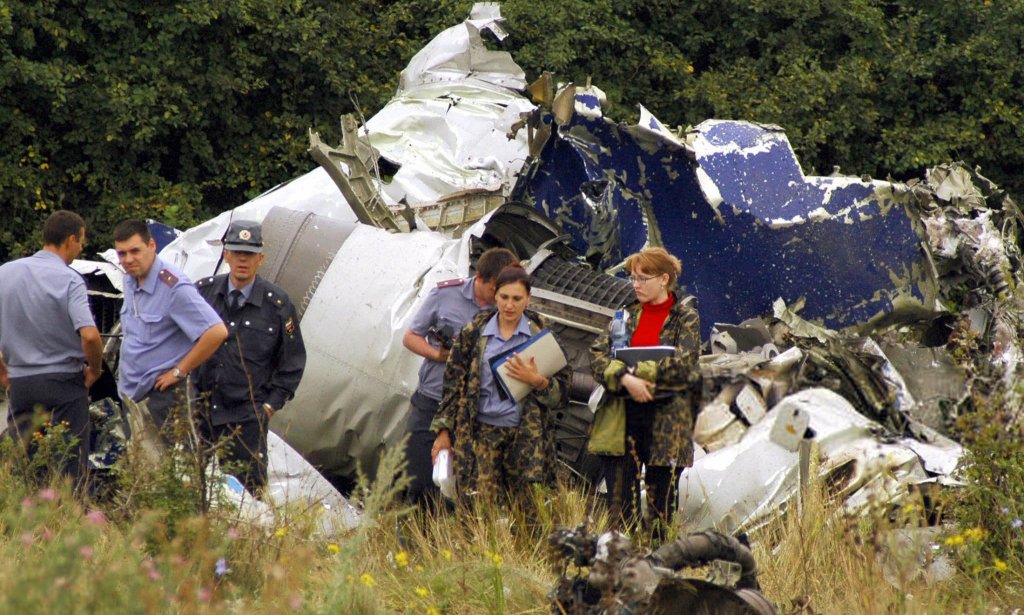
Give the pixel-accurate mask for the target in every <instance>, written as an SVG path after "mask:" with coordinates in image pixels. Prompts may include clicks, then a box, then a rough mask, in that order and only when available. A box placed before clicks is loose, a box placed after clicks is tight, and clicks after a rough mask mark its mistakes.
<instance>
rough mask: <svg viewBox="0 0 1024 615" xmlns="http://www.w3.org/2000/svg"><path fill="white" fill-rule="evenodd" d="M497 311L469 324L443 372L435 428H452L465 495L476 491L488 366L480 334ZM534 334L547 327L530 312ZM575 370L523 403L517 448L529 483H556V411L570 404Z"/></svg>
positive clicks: (456, 470)
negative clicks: (476, 449)
mask: <svg viewBox="0 0 1024 615" xmlns="http://www.w3.org/2000/svg"><path fill="white" fill-rule="evenodd" d="M493 315H494V312H481V313H480V314H477V315H476V316H475V317H474V318H473V320H471V321H470V322H469V324H467V325H466V326H465V327H464V328H463V329H462V331H460V332H459V335H458V336H457V337H456V339H455V343H454V345H453V346H452V348H451V351H450V353H449V355H448V363H447V364H446V365H445V371H444V392H443V394H442V396H441V403H440V405H439V406H438V410H437V416H436V417H435V419H434V422H433V423H432V424H431V426H430V427H431V429H432V430H434V431H439V430H441V429H447V430H448V431H449V434H450V435H451V438H452V467H453V471H454V473H455V477H456V485H457V488H458V490H459V491H460V492H461V493H466V492H469V491H476V490H477V488H476V480H475V477H476V471H475V467H474V456H473V453H472V451H473V448H472V443H473V442H474V441H475V440H476V437H477V428H478V425H479V422H478V421H477V420H476V415H477V412H478V410H479V399H480V370H481V369H490V368H489V366H485V365H484V362H485V360H484V358H483V354H484V353H483V351H484V346H485V344H486V340H485V339H483V338H482V336H481V332H482V331H483V329H484V326H485V325H486V324H487V321H488V320H489V319H490V318H491V317H492V316H493ZM526 317H527V319H528V320H529V321H530V333H531V334H532V335H536V334H537V333H539V332H540V330H541V329H543V328H544V327H545V324H544V320H543V319H542V318H541V317H540V315H539V314H537V313H535V312H532V311H530V310H527V311H526ZM570 378H571V370H570V368H569V367H568V366H566V367H565V368H563V369H562V370H560V371H559V372H558V373H556V374H555V375H554V377H552V378H550V384H549V385H548V388H546V389H544V390H543V391H537V392H533V393H531V394H529V395H527V396H526V397H524V398H523V399H522V401H520V402H519V409H520V411H521V413H522V420H521V421H520V423H519V427H518V428H517V429H519V436H518V437H519V442H518V444H517V448H518V449H519V450H521V451H523V454H522V456H521V458H520V459H521V463H522V464H524V467H522V468H521V473H520V475H521V476H522V477H523V478H524V480H526V481H529V482H550V481H551V480H553V479H554V468H555V461H556V457H555V438H554V423H553V413H552V410H554V409H555V408H559V407H562V406H564V405H566V404H567V403H568V400H569V382H570Z"/></svg>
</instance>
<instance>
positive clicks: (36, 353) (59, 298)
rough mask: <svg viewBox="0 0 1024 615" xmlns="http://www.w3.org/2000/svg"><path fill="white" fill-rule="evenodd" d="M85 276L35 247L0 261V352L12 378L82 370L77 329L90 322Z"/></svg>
mask: <svg viewBox="0 0 1024 615" xmlns="http://www.w3.org/2000/svg"><path fill="white" fill-rule="evenodd" d="M94 326H96V323H95V321H94V320H93V318H92V312H90V311H89V296H88V293H87V291H86V288H85V280H83V279H82V276H81V275H79V273H78V272H77V271H75V270H74V269H72V268H71V267H68V266H67V264H65V263H64V260H63V259H61V257H59V256H57V255H56V254H54V253H53V252H50V251H49V250H40V251H38V252H36V253H35V254H33V255H32V256H28V257H26V258H20V259H18V260H16V261H11V262H9V263H7V264H5V265H4V266H2V267H0V352H2V353H3V355H4V362H5V363H6V364H7V371H8V375H9V376H10V377H11V378H21V377H24V376H36V375H39V374H64V373H72V372H81V371H82V366H83V365H84V363H85V353H84V352H82V338H81V336H80V335H79V334H78V330H79V329H81V328H83V327H94Z"/></svg>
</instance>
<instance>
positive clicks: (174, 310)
mask: <svg viewBox="0 0 1024 615" xmlns="http://www.w3.org/2000/svg"><path fill="white" fill-rule="evenodd" d="M113 235H114V251H115V252H117V257H118V259H119V260H120V262H121V267H122V268H123V269H124V271H125V277H124V304H123V305H122V306H121V327H122V328H123V329H124V339H123V340H122V341H121V364H120V369H119V373H118V381H117V390H118V392H119V393H120V394H121V400H122V402H124V406H125V408H126V409H127V411H128V424H129V426H130V428H131V430H132V439H133V440H136V439H137V438H138V439H139V440H140V444H141V450H142V452H143V454H144V455H146V456H147V457H148V458H149V460H150V461H152V462H159V461H160V455H161V454H162V452H163V447H164V445H166V444H167V443H168V442H170V440H171V439H170V437H169V435H170V434H169V433H168V432H167V430H166V429H165V428H166V427H168V426H169V422H168V418H170V415H171V411H172V410H174V409H175V408H182V407H187V408H189V409H190V410H191V409H192V406H191V403H192V402H193V401H194V400H195V399H196V397H197V395H198V393H197V392H196V387H195V383H193V382H192V381H191V379H189V378H188V375H189V373H190V372H191V371H192V370H193V369H195V368H197V367H199V365H200V364H202V362H203V361H205V360H207V359H208V358H210V357H211V356H212V355H213V353H214V352H216V351H217V349H218V348H220V345H221V344H222V343H224V340H225V339H227V337H228V329H227V327H226V326H224V323H223V322H222V321H221V319H220V316H218V315H217V312H215V311H214V310H213V308H212V307H210V304H208V303H207V302H206V300H205V299H203V298H202V297H201V296H199V291H197V290H196V287H195V285H194V284H192V282H191V281H190V280H189V279H188V278H187V277H185V274H183V273H182V272H181V271H179V270H178V268H176V267H174V266H173V265H171V264H170V263H165V262H164V261H163V260H162V259H161V258H160V256H159V255H157V253H156V242H154V241H153V238H152V236H151V235H150V234H149V227H148V226H147V225H146V223H145V222H143V221H142V220H125V221H124V222H121V223H120V224H118V225H117V227H115V228H114V233H113Z"/></svg>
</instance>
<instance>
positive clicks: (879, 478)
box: [679, 389, 962, 532]
mask: <svg viewBox="0 0 1024 615" xmlns="http://www.w3.org/2000/svg"><path fill="white" fill-rule="evenodd" d="M793 409H798V410H799V411H800V412H804V413H806V414H807V415H808V416H809V417H810V428H811V429H812V430H813V433H814V437H813V441H814V443H815V445H816V446H817V448H818V451H819V453H820V456H821V464H820V467H819V476H820V477H821V478H822V480H825V481H828V482H830V483H831V484H832V485H833V486H834V487H835V492H836V493H839V494H841V495H842V496H843V497H845V498H846V504H845V505H846V507H847V509H848V510H851V511H856V510H859V509H861V508H862V507H863V506H866V505H868V504H869V503H872V502H873V503H878V502H888V501H893V500H898V499H899V498H901V497H905V496H906V494H907V489H908V486H910V485H914V484H918V483H922V482H927V481H930V480H932V475H931V474H929V473H928V472H927V471H926V470H925V467H924V465H923V464H922V462H921V458H920V457H919V456H918V455H917V453H915V452H914V450H913V449H912V448H911V447H909V446H907V445H905V444H902V443H885V442H882V441H880V440H879V438H878V435H879V434H880V433H882V431H883V429H882V427H881V425H879V424H877V423H875V422H874V421H871V420H869V419H867V418H866V417H864V416H863V415H861V414H860V413H858V412H857V411H856V410H854V409H853V407H852V406H851V405H850V403H849V402H848V401H846V400H845V399H844V398H842V397H840V396H839V395H837V394H835V393H833V392H832V391H829V390H827V389H806V390H803V391H800V392H798V393H794V394H793V395H790V396H789V397H786V398H785V399H784V400H783V401H782V402H781V403H780V404H778V405H776V406H775V407H774V408H772V410H771V411H769V412H768V414H767V415H766V416H765V418H764V419H763V420H761V421H760V422H758V423H757V424H755V425H753V426H752V427H751V428H750V429H749V430H748V431H747V432H746V434H744V436H743V438H742V440H740V441H739V442H738V443H736V444H733V445H731V446H727V447H725V448H722V449H720V450H717V451H715V452H712V453H708V454H707V455H704V456H703V457H700V458H699V459H696V460H695V461H694V463H693V466H692V467H690V468H687V469H685V470H684V471H683V474H682V476H681V477H680V481H679V507H680V511H681V512H682V514H683V523H685V524H686V527H687V528H689V529H691V530H703V529H717V530H719V531H723V532H735V531H737V530H739V529H744V528H750V527H752V526H754V525H757V524H758V523H759V522H761V521H763V520H765V519H766V518H767V517H769V516H771V515H774V514H775V513H777V512H778V511H779V510H780V509H782V508H783V507H784V506H785V505H786V503H787V502H788V501H789V500H790V499H791V498H792V497H794V496H795V494H796V493H797V490H798V487H799V453H798V452H796V451H789V450H786V449H784V448H783V447H781V446H779V445H778V444H776V443H775V442H773V441H771V438H770V435H771V431H772V428H773V426H774V423H775V420H776V417H778V416H783V415H785V414H786V413H787V412H791V411H792V410H793ZM954 446H955V449H954V450H953V451H949V452H948V453H947V454H948V455H949V456H950V457H951V460H955V459H958V458H959V456H960V455H961V454H962V449H961V448H960V447H959V446H956V445H954ZM951 465H952V466H954V467H955V462H954V463H952V464H951ZM933 467H934V466H933Z"/></svg>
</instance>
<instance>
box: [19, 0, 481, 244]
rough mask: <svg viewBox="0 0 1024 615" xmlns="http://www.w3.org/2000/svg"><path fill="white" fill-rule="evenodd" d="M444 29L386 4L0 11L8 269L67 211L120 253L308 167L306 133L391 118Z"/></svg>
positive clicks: (84, 4) (50, 2)
mask: <svg viewBox="0 0 1024 615" xmlns="http://www.w3.org/2000/svg"><path fill="white" fill-rule="evenodd" d="M460 19H462V17H460ZM432 26H433V24H432V23H431V24H424V23H423V22H422V20H421V17H420V15H419V14H417V13H416V12H415V11H413V10H411V7H409V6H405V5H402V4H400V3H389V2H378V1H375V0H361V1H360V2H358V3H351V2H340V3H339V2H327V1H324V0H314V1H311V2H307V1H305V0H241V1H239V0H197V1H183V2H177V3H175V2H156V3H139V2H130V1H125V0H13V1H12V2H5V0H0V92H2V96H0V203H2V204H3V213H4V216H3V218H2V219H0V261H3V260H6V259H8V258H10V257H11V256H14V255H20V254H24V253H26V252H30V251H32V250H34V249H35V248H36V247H37V246H38V243H39V232H38V227H39V226H40V221H41V220H42V219H44V218H45V216H46V215H47V214H48V212H49V211H51V210H53V209H56V208H66V209H72V210H74V211H78V212H80V213H82V214H83V215H84V216H85V217H86V219H87V221H88V222H89V223H90V226H91V227H92V229H93V232H92V233H91V234H90V235H91V237H92V238H93V243H94V244H100V245H101V246H102V247H106V245H107V239H106V238H107V234H106V231H109V229H110V228H111V227H112V226H113V225H114V224H116V222H117V221H119V220H121V219H123V218H126V217H129V216H144V217H152V218H157V219H160V220H161V221H164V222H166V223H169V224H172V225H176V226H181V227H187V226H190V225H192V224H194V223H195V222H196V221H198V220H201V219H203V218H205V217H207V216H209V215H210V214H212V213H215V212H218V211H221V210H223V209H226V208H229V207H234V206H236V205H239V204H240V203H242V202H244V201H245V200H247V199H248V198H251V197H253V196H255V195H257V194H259V193H260V192H263V191H264V190H266V189H268V188H270V187H272V186H274V185H275V184H277V183H279V182H281V181H284V180H286V179H288V178H290V177H293V176H294V175H296V174H298V173H300V172H303V171H305V170H308V169H309V168H310V166H311V160H310V159H309V157H308V155H307V154H306V153H305V149H306V143H307V140H306V131H307V129H309V128H312V129H314V130H317V131H320V132H321V133H322V134H323V135H325V138H326V139H327V140H328V141H331V140H337V139H338V138H340V133H339V130H338V117H339V115H340V114H342V113H345V112H348V111H351V110H352V109H353V104H352V102H351V101H352V100H356V101H358V102H359V103H360V104H361V105H363V106H364V107H366V108H367V109H370V110H373V109H377V108H379V107H380V106H382V105H383V103H384V102H386V101H387V100H388V98H389V97H390V96H391V94H392V92H393V91H394V84H395V82H396V78H397V74H398V71H399V70H400V69H401V67H402V66H404V64H405V62H406V61H407V60H408V58H409V57H411V56H412V54H413V53H414V52H415V51H416V50H417V49H418V48H419V46H420V45H421V44H422V43H423V42H424V41H425V40H427V39H428V38H429V36H430V32H428V31H426V29H425V28H427V27H432ZM410 37H412V38H411V39H410Z"/></svg>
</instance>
